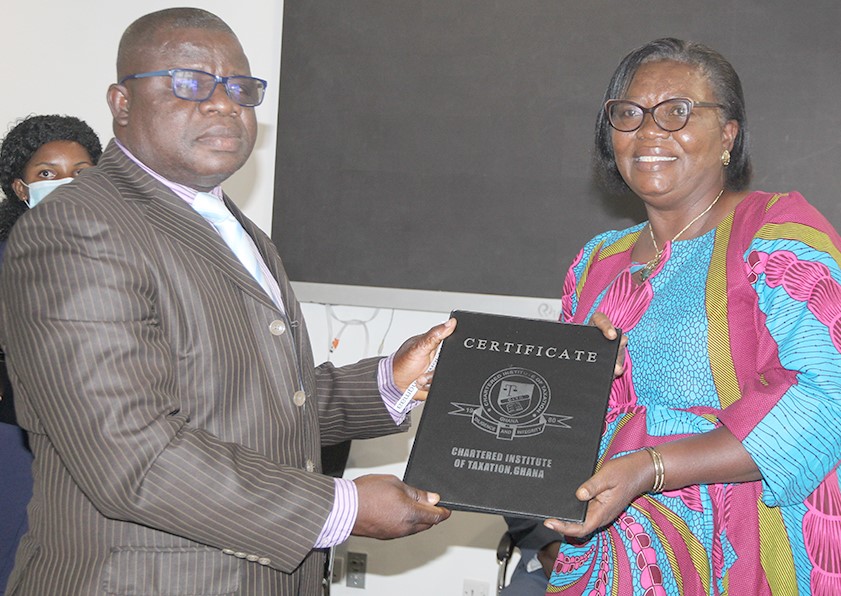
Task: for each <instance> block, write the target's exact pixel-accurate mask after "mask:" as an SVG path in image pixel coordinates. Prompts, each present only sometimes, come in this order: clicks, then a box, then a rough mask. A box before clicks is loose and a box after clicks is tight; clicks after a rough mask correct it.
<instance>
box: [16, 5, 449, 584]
mask: <svg viewBox="0 0 841 596" xmlns="http://www.w3.org/2000/svg"><path fill="white" fill-rule="evenodd" d="M117 70H118V79H117V80H118V81H119V82H118V83H116V84H113V85H111V87H110V88H109V91H108V102H109V106H110V108H111V111H112V113H113V116H114V133H115V137H116V138H115V140H113V141H112V142H111V143H110V145H109V146H108V148H107V149H106V151H105V153H104V154H103V155H102V158H101V160H100V162H99V166H98V167H96V168H91V169H89V170H88V171H86V172H85V173H84V174H82V175H81V176H80V177H79V178H78V179H77V180H76V181H74V182H73V183H71V184H67V185H65V186H63V187H61V188H60V189H58V190H56V191H55V192H54V193H52V195H51V196H50V197H49V198H47V199H46V200H45V201H44V202H43V203H42V204H41V205H40V206H39V208H38V209H36V210H33V211H32V212H30V213H28V214H26V216H24V217H23V218H22V219H21V220H20V221H19V222H18V224H17V226H16V228H15V230H14V232H13V234H12V238H11V239H10V242H9V245H8V248H7V252H6V257H5V261H4V267H3V273H2V280H0V306H1V307H2V308H0V315H2V327H0V335H2V337H1V338H0V339H2V343H3V346H4V347H5V348H6V351H7V355H8V360H9V365H10V373H11V378H12V380H13V383H14V385H15V392H16V399H17V405H18V408H19V409H18V417H19V421H20V424H21V426H23V427H24V428H26V430H27V431H28V432H29V436H30V441H31V445H32V450H33V452H34V455H35V463H34V476H35V488H34V496H33V499H32V502H31V504H30V508H29V515H30V517H29V524H30V531H29V533H28V534H27V535H26V536H25V537H24V539H23V541H22V543H21V546H20V548H19V551H18V554H17V559H16V566H15V570H14V572H13V574H12V577H11V579H10V583H9V590H8V593H9V594H15V595H36V596H43V595H45V594H49V595H51V596H57V595H62V594H67V595H74V596H78V595H88V594H109V595H112V594H132V595H141V594H161V595H163V594H166V595H170V596H176V595H188V594H189V595H198V594H203V595H211V594H213V595H222V594H247V595H255V596H256V595H270V594H271V595H278V594H280V595H285V594H301V595H313V596H314V595H315V594H317V593H319V591H320V585H321V584H320V577H321V574H322V569H323V563H324V549H325V548H327V547H329V546H331V545H334V544H337V543H339V542H341V541H343V540H345V539H346V538H347V536H348V535H349V534H351V533H354V534H358V535H363V536H372V537H377V538H392V537H398V536H403V535H407V534H411V533H414V532H417V531H420V530H424V529H427V528H429V527H431V526H432V525H434V524H436V523H438V522H440V521H442V520H444V519H446V518H447V517H448V516H449V512H448V511H447V510H446V509H443V508H440V507H437V506H436V503H437V501H438V496H437V495H435V494H432V493H427V492H425V491H423V490H420V489H415V488H412V487H409V486H406V485H405V484H403V483H402V482H400V481H399V480H398V479H397V478H394V477H390V476H363V477H361V478H358V479H356V480H354V481H349V480H343V479H334V478H331V477H328V476H324V475H322V474H319V470H320V459H319V451H320V447H321V444H322V443H324V444H333V443H337V442H340V441H344V440H347V439H352V438H366V437H375V436H380V435H384V434H388V433H392V432H397V431H399V430H401V429H405V428H406V426H407V422H406V421H405V420H404V415H403V414H402V413H400V412H397V411H396V410H395V409H394V408H392V407H391V405H392V404H393V403H394V402H395V401H396V399H397V398H399V396H400V394H401V392H402V391H403V390H405V389H406V388H407V387H408V385H409V384H410V383H411V382H412V381H415V380H416V379H418V378H419V379H420V383H422V384H423V383H425V382H426V381H428V375H425V374H423V373H424V371H425V369H426V367H427V365H428V363H429V362H430V359H431V355H432V354H433V353H434V351H435V349H436V347H437V345H438V344H439V342H440V341H441V340H442V339H443V338H444V337H446V336H447V335H449V333H451V332H452V329H453V325H454V323H453V322H452V321H450V322H447V323H445V324H443V325H439V326H436V327H435V328H433V329H431V330H430V331H429V332H428V333H426V334H425V335H423V336H418V337H416V338H412V339H410V340H408V341H407V342H406V343H405V344H404V345H403V346H402V347H401V348H400V349H399V350H398V351H397V353H396V354H394V355H393V356H391V357H389V358H387V359H370V360H366V361H362V362H360V363H358V364H356V365H352V366H348V367H343V368H334V367H333V366H331V365H330V364H324V365H321V366H319V367H315V366H314V364H313V362H312V356H311V350H310V345H309V339H308V337H307V331H306V327H305V325H304V321H303V318H302V316H301V311H300V308H299V305H298V302H297V301H296V300H295V296H294V295H293V293H292V289H291V287H290V285H289V281H288V279H287V277H286V274H285V273H284V270H283V266H282V264H281V261H280V258H279V257H278V255H277V253H276V251H275V248H274V246H273V245H272V243H271V241H270V240H269V238H268V237H266V236H265V235H264V234H263V233H261V232H260V230H259V229H258V228H257V227H256V226H255V225H254V224H253V223H252V222H250V221H249V220H248V219H246V218H245V217H244V216H243V215H242V213H241V212H240V211H239V210H238V209H237V207H236V206H235V205H234V203H233V202H231V201H230V200H229V199H228V197H227V196H225V195H224V193H223V192H222V191H221V188H220V184H221V183H222V182H223V181H224V180H225V179H227V178H228V177H229V176H230V175H231V174H233V173H234V172H235V171H236V170H237V169H239V168H240V167H241V166H242V165H243V163H244V162H245V161H246V159H247V158H248V155H249V154H250V152H251V150H252V147H253V145H254V139H255V132H256V120H255V117H254V108H255V106H256V105H258V104H259V103H260V101H261V100H262V95H263V90H264V89H265V82H262V81H261V80H260V79H256V78H254V77H252V76H251V72H250V69H249V65H248V60H247V59H246V57H245V55H244V53H243V51H242V48H241V46H240V44H239V41H238V40H237V38H236V36H235V35H234V33H233V32H232V31H231V30H230V28H229V27H228V26H227V25H226V24H225V23H224V22H222V21H221V20H220V19H218V17H215V16H214V15H212V14H210V13H207V12H205V11H202V10H198V9H168V10H165V11H159V12H156V13H151V14H149V15H146V16H144V17H141V18H140V19H138V20H137V21H135V23H133V24H132V25H131V26H130V27H129V28H128V29H127V30H126V32H125V33H124V35H123V38H122V40H121V42H120V49H119V53H118V58H117ZM199 197H202V201H205V202H206V201H208V200H209V201H211V202H213V201H216V202H219V201H221V203H222V204H224V208H227V211H230V214H231V215H233V217H234V218H235V219H236V220H237V222H239V225H241V229H242V230H244V232H245V237H244V240H245V244H246V245H247V247H250V249H251V250H252V251H256V252H252V254H251V255H250V257H248V259H245V260H243V257H241V256H240V253H239V252H236V253H235V252H234V251H235V250H238V249H234V248H232V245H229V244H227V243H226V240H225V239H223V237H222V236H221V235H220V232H221V228H220V229H219V231H217V228H216V227H215V226H214V223H212V222H214V221H215V220H212V219H206V218H205V217H206V216H205V215H204V212H203V211H202V210H200V209H199V207H198V206H197V199H198V198H199ZM224 208H223V210H224ZM237 227H238V226H237ZM238 229H239V228H238ZM249 259H250V262H251V263H252V264H255V265H256V266H255V268H254V270H249V269H247V268H246V267H245V266H244V265H243V263H244V262H246V260H249ZM421 395H423V392H422V393H421Z"/></svg>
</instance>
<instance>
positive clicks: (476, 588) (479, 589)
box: [462, 579, 491, 596]
mask: <svg viewBox="0 0 841 596" xmlns="http://www.w3.org/2000/svg"><path fill="white" fill-rule="evenodd" d="M490 593H491V586H490V584H489V583H487V582H480V581H477V580H475V579H466V580H464V590H463V591H462V594H463V596H490Z"/></svg>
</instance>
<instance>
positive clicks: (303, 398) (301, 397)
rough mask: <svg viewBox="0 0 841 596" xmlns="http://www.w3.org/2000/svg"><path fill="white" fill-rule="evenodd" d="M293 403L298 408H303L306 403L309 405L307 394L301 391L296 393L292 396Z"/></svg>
mask: <svg viewBox="0 0 841 596" xmlns="http://www.w3.org/2000/svg"><path fill="white" fill-rule="evenodd" d="M292 401H293V402H294V403H295V405H296V406H299V407H300V406H303V405H304V404H305V403H307V394H306V393H304V392H303V391H301V390H299V391H296V392H295V393H294V394H293V395H292Z"/></svg>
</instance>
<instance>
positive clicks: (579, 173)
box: [272, 0, 841, 301]
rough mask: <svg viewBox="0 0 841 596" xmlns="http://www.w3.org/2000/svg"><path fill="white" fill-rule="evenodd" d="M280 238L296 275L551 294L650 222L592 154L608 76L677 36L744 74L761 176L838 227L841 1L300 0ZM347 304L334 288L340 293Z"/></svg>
mask: <svg viewBox="0 0 841 596" xmlns="http://www.w3.org/2000/svg"><path fill="white" fill-rule="evenodd" d="M284 11H285V13H284V23H283V43H282V56H281V91H280V107H279V110H280V111H279V122H278V126H279V130H278V135H277V138H278V147H277V167H276V191H275V192H276V194H275V206H274V221H273V228H272V231H273V238H274V240H275V242H276V243H277V245H278V247H279V249H280V251H281V254H282V255H283V257H284V260H285V263H286V266H287V269H288V270H289V273H290V276H291V278H292V279H293V280H295V281H305V282H317V283H327V284H342V285H356V286H373V287H385V288H408V289H420V290H445V291H452V292H467V293H478V294H500V295H512V296H533V297H541V298H556V297H557V296H559V295H560V291H561V283H562V279H563V274H564V272H565V270H566V268H567V266H568V264H569V262H570V261H571V260H572V258H573V257H574V256H575V254H576V253H577V251H578V250H579V249H580V247H581V246H582V245H583V244H584V242H586V241H587V240H588V239H589V238H591V237H592V236H593V235H595V234H596V233H598V232H600V231H602V230H605V229H608V228H624V227H627V226H628V225H630V224H632V223H635V222H637V221H641V220H642V219H643V218H644V212H643V211H642V209H641V205H640V204H639V201H638V200H635V199H633V198H629V197H608V196H605V195H604V194H603V193H602V192H601V191H600V190H599V189H598V188H597V187H596V186H595V184H594V181H593V179H592V172H591V167H590V159H591V154H592V145H593V127H594V123H595V116H596V113H597V111H598V110H599V109H600V104H601V100H602V95H603V93H604V88H605V87H606V85H607V82H608V80H609V78H610V76H611V74H612V73H613V70H614V69H615V67H616V65H617V64H618V62H619V61H620V59H621V58H622V57H623V56H624V55H625V54H626V53H627V52H628V51H630V50H631V49H633V48H634V47H637V46H639V45H642V44H643V43H645V42H647V41H650V40H651V39H654V38H657V37H663V36H675V37H682V38H685V39H693V40H696V41H701V42H704V43H706V44H708V45H711V46H712V47H714V48H715V49H717V50H719V51H720V52H721V53H722V54H724V55H725V57H727V58H728V59H729V60H730V61H731V62H732V63H733V64H734V66H735V67H736V70H737V71H738V72H739V74H740V76H741V78H742V82H743V85H744V88H745V94H746V99H747V103H748V123H749V127H750V130H751V134H752V138H753V144H752V153H753V158H754V166H755V172H756V174H755V177H754V184H753V188H757V189H762V190H769V191H788V190H792V189H796V190H799V191H801V192H802V193H803V194H804V195H805V196H806V198H807V199H809V200H810V201H811V202H813V203H814V204H815V205H817V206H818V207H819V208H820V209H821V210H822V211H823V213H824V214H825V215H826V216H827V217H828V219H829V220H830V221H831V222H832V223H833V224H835V225H836V227H839V226H841V202H839V200H838V181H839V179H840V178H841V174H839V172H840V171H841V148H840V147H839V140H838V139H839V132H841V110H839V105H841V68H839V67H838V61H839V56H841V35H839V30H841V5H839V4H838V3H837V2H835V1H834V0H833V1H829V0H820V1H814V2H808V3H794V2H790V1H788V0H742V1H740V2H738V3H736V2H732V1H731V0H709V1H706V2H700V3H683V2H681V3H675V2H663V1H659V0H656V1H649V2H634V3H619V2H615V1H607V0H595V1H590V2H586V3H582V2H567V1H563V0H507V1H503V0H497V1H483V0H387V1H386V0H381V1H374V0H286V2H285V3H284ZM337 301H338V300H337Z"/></svg>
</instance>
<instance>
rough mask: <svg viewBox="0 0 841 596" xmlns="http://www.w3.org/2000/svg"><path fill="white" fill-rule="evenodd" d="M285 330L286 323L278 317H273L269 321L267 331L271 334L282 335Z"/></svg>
mask: <svg viewBox="0 0 841 596" xmlns="http://www.w3.org/2000/svg"><path fill="white" fill-rule="evenodd" d="M285 331H286V323H284V322H283V321H281V320H280V319H275V320H274V321H272V322H271V323H269V333H271V334H272V335H283V333H284V332H285Z"/></svg>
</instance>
